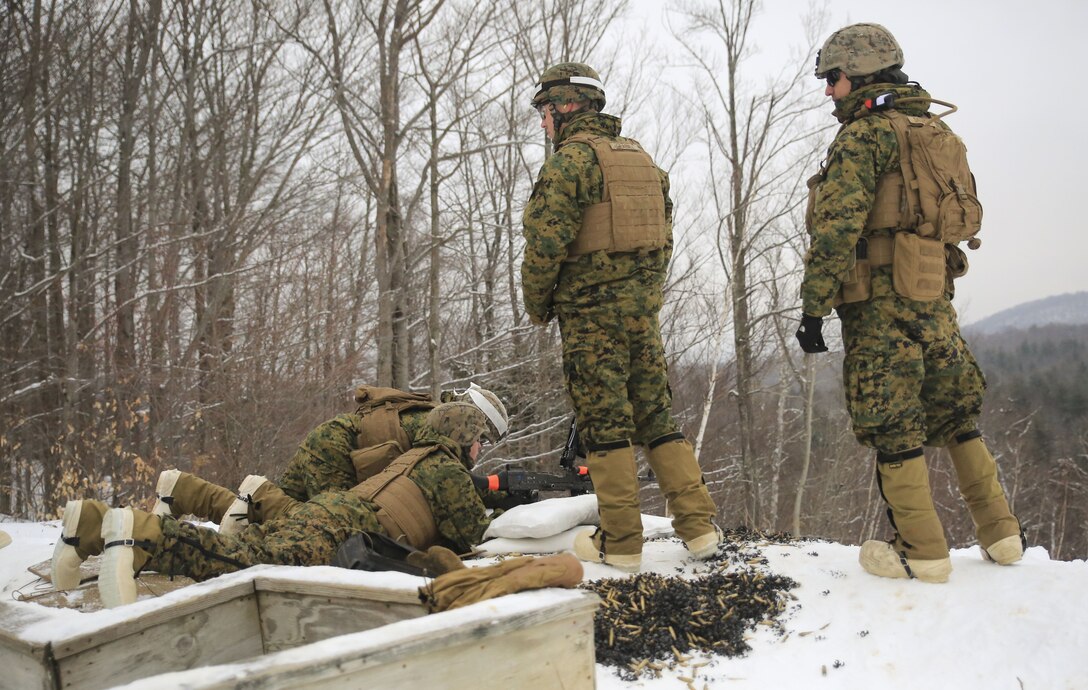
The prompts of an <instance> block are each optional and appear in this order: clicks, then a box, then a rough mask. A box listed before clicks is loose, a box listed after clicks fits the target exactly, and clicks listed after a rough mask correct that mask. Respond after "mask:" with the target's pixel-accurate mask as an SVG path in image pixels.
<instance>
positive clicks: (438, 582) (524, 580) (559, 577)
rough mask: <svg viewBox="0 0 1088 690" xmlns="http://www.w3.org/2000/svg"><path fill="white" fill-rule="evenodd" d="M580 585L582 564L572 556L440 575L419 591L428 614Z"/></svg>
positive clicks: (530, 559)
mask: <svg viewBox="0 0 1088 690" xmlns="http://www.w3.org/2000/svg"><path fill="white" fill-rule="evenodd" d="M581 581H582V563H581V562H580V561H579V560H578V559H577V558H576V557H575V556H574V555H572V554H569V553H561V554H557V555H555V556H546V557H544V558H533V557H531V556H524V557H522V558H513V559H510V560H507V561H503V562H502V563H496V564H495V565H489V566H485V567H482V568H464V569H462V570H457V571H455V572H450V573H446V574H445V575H440V576H439V577H437V578H435V579H434V580H433V581H431V582H430V583H429V584H428V585H426V586H424V587H420V588H419V598H420V601H422V602H423V603H424V605H425V606H426V607H427V610H428V611H429V612H431V613H436V612H438V611H448V610H450V609H456V608H460V607H462V606H468V605H469V604H474V603H476V602H478V601H484V600H485V599H493V598H494V597H501V596H503V595H505V594H512V593H514V592H522V591H525V590H530V589H541V588H543V587H574V586H575V585H577V584H578V583H579V582H581Z"/></svg>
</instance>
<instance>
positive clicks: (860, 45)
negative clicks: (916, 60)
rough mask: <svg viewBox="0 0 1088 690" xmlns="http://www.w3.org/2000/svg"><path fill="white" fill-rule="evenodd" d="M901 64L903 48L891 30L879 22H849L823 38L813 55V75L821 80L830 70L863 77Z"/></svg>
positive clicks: (902, 61)
mask: <svg viewBox="0 0 1088 690" xmlns="http://www.w3.org/2000/svg"><path fill="white" fill-rule="evenodd" d="M903 63H904V59H903V49H902V48H900V47H899V42H898V41H896V40H895V36H892V33H891V32H890V31H888V30H887V29H885V28H884V27H883V26H881V25H880V24H851V25H850V26H846V27H843V28H841V29H839V30H838V31H836V32H835V33H833V34H831V36H829V37H828V39H827V40H826V41H824V45H823V47H822V48H820V52H819V53H817V54H816V77H817V78H818V79H823V78H824V75H826V74H827V73H828V72H830V71H831V70H833V69H840V70H842V71H843V72H846V75H847V76H849V77H864V76H867V75H870V74H876V73H877V72H880V71H881V70H886V69H891V68H894V67H902V66H903Z"/></svg>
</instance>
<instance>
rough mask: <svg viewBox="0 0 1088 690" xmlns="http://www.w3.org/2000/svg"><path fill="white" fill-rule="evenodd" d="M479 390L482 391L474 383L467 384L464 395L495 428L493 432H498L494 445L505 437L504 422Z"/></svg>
mask: <svg viewBox="0 0 1088 690" xmlns="http://www.w3.org/2000/svg"><path fill="white" fill-rule="evenodd" d="M481 390H482V389H481V388H480V387H479V386H477V385H476V384H475V383H470V384H468V390H467V391H465V393H466V394H467V395H468V397H469V399H470V400H471V401H472V404H473V405H475V406H476V407H478V408H480V412H483V413H484V416H486V417H487V418H488V420H490V422H491V423H492V424H493V425H494V426H495V430H496V431H498V432H499V437H498V438H497V439H495V443H498V442H499V441H501V440H502V439H503V438H505V437H506V420H505V419H503V418H502V415H501V414H500V413H499V411H498V410H497V409H495V406H494V405H492V404H491V401H490V400H488V399H487V398H485V397H484V396H483V394H482V393H480V391H481Z"/></svg>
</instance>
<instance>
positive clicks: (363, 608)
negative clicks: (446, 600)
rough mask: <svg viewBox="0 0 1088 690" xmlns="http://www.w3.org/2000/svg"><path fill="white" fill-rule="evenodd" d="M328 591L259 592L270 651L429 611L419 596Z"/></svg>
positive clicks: (366, 628)
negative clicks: (399, 599) (377, 597)
mask: <svg viewBox="0 0 1088 690" xmlns="http://www.w3.org/2000/svg"><path fill="white" fill-rule="evenodd" d="M326 589H328V591H329V594H333V593H335V594H339V595H341V596H330V595H325V596H322V595H314V594H311V593H310V592H307V593H305V594H302V593H293V592H269V591H261V592H259V593H258V595H257V596H258V607H259V609H260V612H261V616H260V617H261V632H262V636H263V637H264V642H265V651H266V653H268V654H271V653H273V652H278V651H281V650H283V649H292V648H294V647H299V646H302V645H305V644H310V643H312V642H319V641H321V640H326V639H328V638H330V637H336V636H338V635H347V634H349V633H355V632H360V631H362V630H370V629H372V628H377V627H380V626H383V625H388V624H390V623H396V622H397V621H402V620H406V619H408V618H418V617H420V616H424V615H426V614H427V611H426V610H425V609H424V608H423V606H422V605H420V603H419V600H418V598H417V599H416V601H415V603H413V604H401V603H393V602H389V601H374V600H372V599H368V598H366V596H365V593H364V595H363V596H350V597H346V596H342V595H343V590H342V589H339V590H336V589H331V588H326Z"/></svg>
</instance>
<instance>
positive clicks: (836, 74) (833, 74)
mask: <svg viewBox="0 0 1088 690" xmlns="http://www.w3.org/2000/svg"><path fill="white" fill-rule="evenodd" d="M840 77H842V70H841V69H833V70H829V71H828V73H827V74H825V75H824V79H826V80H827V85H828V86H830V87H831V88H835V84H838V83H839V78H840Z"/></svg>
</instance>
